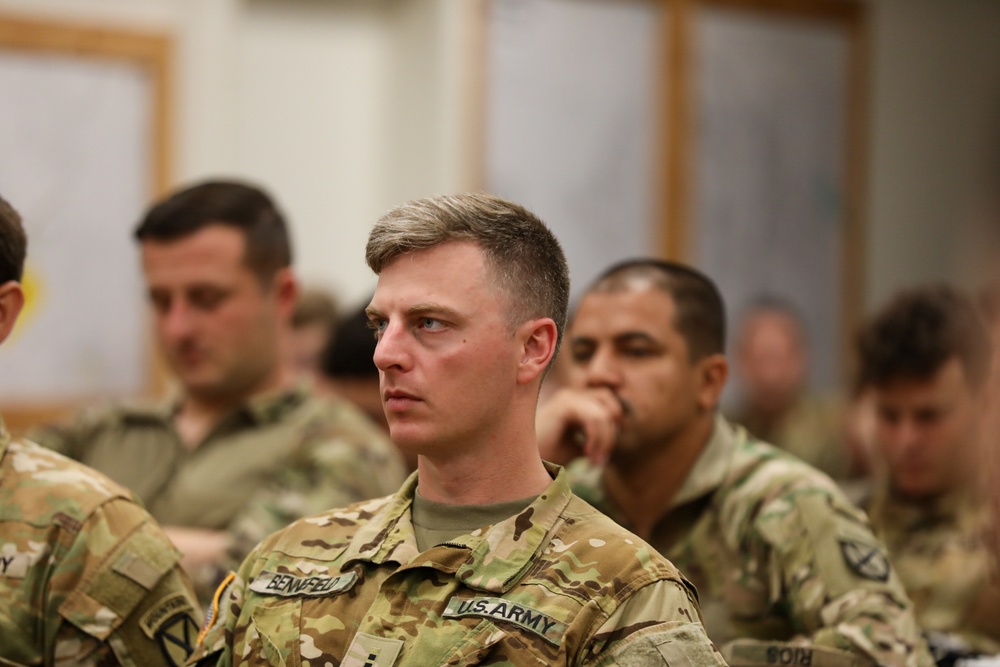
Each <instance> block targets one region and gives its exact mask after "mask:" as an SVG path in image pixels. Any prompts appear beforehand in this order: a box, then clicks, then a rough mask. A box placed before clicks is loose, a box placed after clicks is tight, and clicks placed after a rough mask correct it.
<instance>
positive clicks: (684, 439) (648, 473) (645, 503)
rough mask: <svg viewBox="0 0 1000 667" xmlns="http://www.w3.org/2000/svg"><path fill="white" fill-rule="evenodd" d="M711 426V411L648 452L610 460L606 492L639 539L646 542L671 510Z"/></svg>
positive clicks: (703, 445)
mask: <svg viewBox="0 0 1000 667" xmlns="http://www.w3.org/2000/svg"><path fill="white" fill-rule="evenodd" d="M714 423H715V419H714V411H711V412H708V413H707V414H706V415H704V416H703V417H699V418H698V419H697V420H696V421H695V422H694V423H692V424H690V425H689V426H688V428H686V429H684V430H683V431H680V432H678V433H676V434H675V435H674V436H672V437H669V438H668V439H667V442H665V443H663V444H662V446H659V447H656V448H652V451H651V452H650V453H645V454H644V455H643V456H641V457H634V458H632V459H628V460H624V461H619V460H616V459H615V458H614V457H612V461H611V463H609V464H608V467H607V468H606V469H605V471H604V486H605V489H606V491H607V493H608V496H609V497H610V498H611V500H612V502H613V503H614V505H615V506H616V507H618V509H619V510H621V512H622V514H623V515H624V516H625V517H626V519H628V522H629V525H630V528H631V530H632V531H633V532H634V533H636V534H637V535H638V536H639V537H641V538H643V539H646V540H648V539H649V537H650V535H651V534H652V532H653V528H654V527H655V526H656V524H657V522H658V521H659V520H660V519H661V518H662V517H663V515H664V514H666V513H667V512H668V511H669V510H670V507H671V504H672V502H673V499H674V497H675V496H676V495H677V492H678V491H679V490H680V488H681V487H682V486H683V485H684V480H686V479H687V476H688V474H689V473H690V472H691V468H693V467H694V464H695V462H696V461H697V460H698V457H699V456H701V453H702V451H703V450H704V449H705V446H706V445H707V444H708V441H709V439H710V438H711V437H712V428H713V426H714Z"/></svg>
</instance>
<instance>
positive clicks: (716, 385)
mask: <svg viewBox="0 0 1000 667" xmlns="http://www.w3.org/2000/svg"><path fill="white" fill-rule="evenodd" d="M698 372H699V381H700V382H699V387H698V405H699V406H701V408H702V409H704V410H715V408H716V406H718V405H719V399H720V397H721V396H722V390H723V389H725V388H726V379H728V378H729V362H728V361H727V360H726V357H725V355H722V354H710V355H708V356H707V357H705V358H704V359H702V360H701V361H699V362H698Z"/></svg>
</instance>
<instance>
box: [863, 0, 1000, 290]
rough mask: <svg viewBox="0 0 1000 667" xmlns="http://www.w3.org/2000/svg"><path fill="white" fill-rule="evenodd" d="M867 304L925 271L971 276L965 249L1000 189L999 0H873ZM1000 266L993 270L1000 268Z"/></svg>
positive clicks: (972, 259) (971, 258)
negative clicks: (992, 195) (992, 194)
mask: <svg viewBox="0 0 1000 667" xmlns="http://www.w3.org/2000/svg"><path fill="white" fill-rule="evenodd" d="M871 21H872V57H871V66H872V72H871V76H872V86H871V95H872V97H871V104H870V109H871V112H870V113H871V116H870V134H869V150H870V164H869V180H868V183H869V185H868V188H869V193H868V202H869V206H868V221H869V226H868V234H867V237H868V244H867V249H866V252H867V271H868V289H867V297H868V298H867V305H868V307H869V308H877V307H878V306H879V305H880V304H881V303H882V302H884V301H885V300H886V299H887V298H889V297H890V296H891V295H892V294H893V293H894V292H895V291H896V290H897V289H899V288H900V287H903V286H906V285H910V284H914V283H921V282H927V281H937V280H947V279H957V280H960V281H962V282H969V283H971V282H974V281H975V279H976V276H977V274H978V273H980V271H981V269H982V267H981V266H980V267H976V266H973V264H974V263H980V264H982V263H984V262H987V261H988V262H989V263H990V264H992V265H996V264H997V259H1000V254H996V253H993V252H992V250H991V251H990V252H987V253H975V254H970V253H969V246H970V245H972V244H973V242H972V241H970V240H969V238H970V235H971V234H973V233H974V232H975V231H977V227H979V226H980V225H982V224H986V225H990V224H992V226H993V227H1000V217H998V218H997V219H995V220H993V221H992V222H989V221H986V220H984V217H983V216H984V215H986V213H985V205H986V203H987V201H986V200H987V198H988V196H989V192H990V191H996V190H997V189H998V188H1000V173H996V172H993V171H992V169H995V168H1000V163H993V164H991V163H990V160H991V155H998V154H1000V2H994V1H992V0H874V1H873V2H872V4H871ZM997 277H1000V272H998V276H997Z"/></svg>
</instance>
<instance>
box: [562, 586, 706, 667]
mask: <svg viewBox="0 0 1000 667" xmlns="http://www.w3.org/2000/svg"><path fill="white" fill-rule="evenodd" d="M585 650H586V654H585V656H584V659H583V661H582V664H583V665H592V666H593V667H633V666H635V667H640V666H643V665H650V666H652V665H673V666H676V665H692V666H697V667H716V666H718V665H725V664H726V663H725V661H724V660H723V659H722V656H721V655H720V654H719V652H718V651H717V650H716V648H715V646H714V645H713V644H712V642H711V641H710V640H709V639H708V636H707V635H706V634H705V628H704V627H703V626H702V623H701V612H700V611H699V609H698V603H697V602H696V601H695V597H694V594H693V592H692V590H691V589H690V588H688V587H687V586H685V585H684V584H682V583H681V582H679V581H676V580H672V579H663V580H659V581H656V582H654V583H652V584H650V585H648V586H645V587H643V588H641V589H640V590H639V591H637V592H636V593H635V594H634V595H632V596H631V597H630V598H629V599H628V600H627V601H626V602H625V603H624V604H622V606H621V607H619V608H618V610H617V611H616V612H615V613H614V614H612V615H611V616H610V617H609V618H608V620H607V621H606V622H605V623H604V624H603V625H602V626H601V627H600V628H599V629H598V631H597V634H596V635H595V636H594V639H593V641H592V642H591V643H590V645H589V646H588V647H586V649H585Z"/></svg>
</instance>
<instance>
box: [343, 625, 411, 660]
mask: <svg viewBox="0 0 1000 667" xmlns="http://www.w3.org/2000/svg"><path fill="white" fill-rule="evenodd" d="M402 649H403V642H401V641H400V640H398V639H389V638H387V637H376V636H375V635H369V634H366V633H364V632H359V633H358V634H356V635H354V639H352V640H351V645H350V646H348V647H347V654H346V655H345V656H344V661H343V662H342V663H340V665H341V667H392V665H394V664H395V663H396V658H398V657H399V652H400V651H401V650H402Z"/></svg>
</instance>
